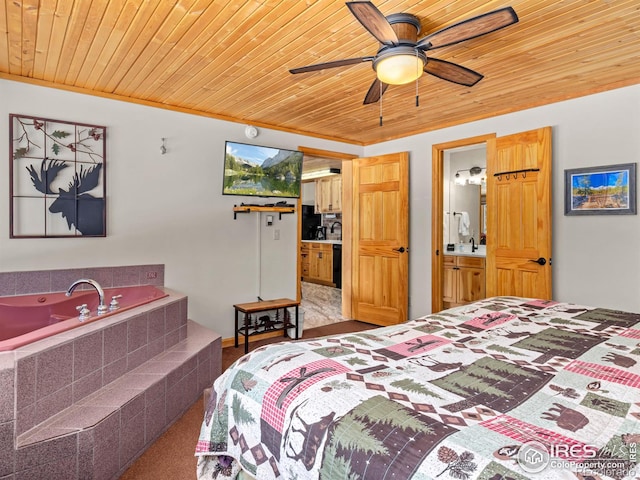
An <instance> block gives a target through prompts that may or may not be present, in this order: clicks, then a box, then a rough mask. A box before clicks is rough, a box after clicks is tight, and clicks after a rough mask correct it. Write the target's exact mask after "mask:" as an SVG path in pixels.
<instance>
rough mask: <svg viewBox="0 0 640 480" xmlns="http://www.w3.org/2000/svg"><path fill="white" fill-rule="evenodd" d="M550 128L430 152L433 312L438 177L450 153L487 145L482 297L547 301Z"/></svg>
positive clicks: (439, 295)
mask: <svg viewBox="0 0 640 480" xmlns="http://www.w3.org/2000/svg"><path fill="white" fill-rule="evenodd" d="M551 133H552V131H551V127H542V128H538V129H536V130H530V131H526V132H518V133H514V134H511V135H506V136H503V137H497V136H496V135H495V134H491V135H484V136H479V137H474V138H470V139H465V140H458V141H455V142H449V143H444V144H439V145H434V146H433V148H432V161H433V163H432V175H433V176H432V180H433V192H432V201H433V210H432V218H433V221H432V225H431V228H432V230H431V236H432V254H431V262H432V302H431V303H432V311H433V312H439V311H440V310H442V309H443V283H444V251H445V250H446V247H445V244H444V243H443V242H444V239H443V227H442V226H443V222H444V209H443V195H444V185H443V183H444V182H443V178H444V177H443V172H444V162H445V152H446V151H447V150H449V149H454V148H459V147H464V146H467V145H475V144H480V143H486V145H487V197H486V198H487V200H486V203H487V209H486V218H487V232H488V237H487V251H486V267H485V272H486V283H485V285H486V296H488V297H493V296H500V295H508V296H519V297H529V298H539V299H550V298H552V282H551V280H552V270H551V233H552V223H551V220H552V217H551V165H552V149H551V144H552V143H551Z"/></svg>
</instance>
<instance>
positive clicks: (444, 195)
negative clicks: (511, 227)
mask: <svg viewBox="0 0 640 480" xmlns="http://www.w3.org/2000/svg"><path fill="white" fill-rule="evenodd" d="M492 138H495V135H493V134H492V135H482V136H478V137H472V138H467V139H462V140H456V141H453V142H447V143H441V144H437V145H433V147H432V182H433V189H432V224H431V244H432V254H431V311H432V312H433V313H435V312H439V311H441V310H442V309H443V305H444V293H445V291H444V285H445V270H444V254H445V252H446V250H447V248H452V247H451V245H452V244H453V248H454V249H455V248H459V249H460V248H462V245H464V248H468V245H467V243H468V242H469V241H470V238H474V242H475V241H476V240H477V241H478V244H479V243H480V239H481V237H480V231H481V230H482V226H481V225H484V219H486V213H485V216H484V218H482V219H481V218H480V217H481V215H482V212H483V211H485V212H486V204H485V208H484V209H483V208H482V206H481V204H480V200H481V199H480V198H478V210H477V217H476V211H475V207H471V206H466V207H463V208H467V210H462V209H458V210H460V211H458V210H456V208H455V207H456V205H455V204H454V203H453V202H451V201H450V200H451V193H452V191H451V188H450V183H451V182H448V184H445V176H446V177H447V178H448V177H449V176H452V177H455V175H456V173H459V175H460V177H462V178H464V179H465V180H467V179H468V178H471V177H472V175H471V171H470V170H471V169H472V168H473V167H474V166H478V167H480V166H481V165H475V163H474V165H471V166H469V167H467V168H457V167H455V166H454V167H455V170H454V169H452V168H451V165H450V163H449V162H451V154H452V153H455V152H465V151H473V150H474V149H476V150H478V149H479V148H483V149H484V150H485V151H486V144H487V141H488V140H489V139H492ZM471 158H473V157H471ZM470 162H472V163H473V162H478V163H479V162H480V160H478V159H473V160H470ZM459 166H460V167H464V166H466V163H461V164H460V165H459ZM483 166H484V169H483V172H484V173H485V175H486V167H487V164H486V154H485V163H484V164H483ZM459 170H460V171H459ZM462 170H468V171H462ZM467 174H468V175H467ZM480 174H482V173H480ZM473 176H475V175H473ZM485 198H486V197H485ZM445 199H446V200H447V201H445ZM466 205H470V204H469V203H467V204H466ZM472 208H473V209H474V212H473V216H474V217H475V218H477V219H478V220H477V222H476V225H477V226H476V227H475V230H476V231H474V232H473V235H475V236H477V238H475V236H473V235H472V232H471V230H470V229H468V231H466V232H465V231H461V227H460V222H461V221H462V218H461V217H462V216H461V215H455V214H460V213H462V212H465V213H467V214H468V213H469V210H471V209H472ZM469 216H470V217H471V215H469ZM470 222H471V218H469V223H470ZM445 230H447V231H446V232H445ZM485 238H486V230H485ZM463 242H464V243H463Z"/></svg>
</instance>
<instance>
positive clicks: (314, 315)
mask: <svg viewBox="0 0 640 480" xmlns="http://www.w3.org/2000/svg"><path fill="white" fill-rule="evenodd" d="M301 285H302V301H301V302H300V310H301V311H302V312H304V327H303V328H304V329H305V330H306V329H307V328H314V327H320V326H323V325H329V324H331V323H337V322H342V321H344V320H347V319H346V318H344V317H343V316H342V314H341V312H342V290H340V289H339V288H334V287H327V286H325V285H318V284H316V283H309V282H302V283H301Z"/></svg>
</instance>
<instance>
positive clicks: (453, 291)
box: [442, 255, 458, 308]
mask: <svg viewBox="0 0 640 480" xmlns="http://www.w3.org/2000/svg"><path fill="white" fill-rule="evenodd" d="M455 260H456V259H455V257H454V256H452V255H445V256H444V266H443V267H444V268H443V269H442V304H443V305H444V308H449V307H452V306H454V304H455V303H456V301H457V299H458V291H457V288H458V284H457V281H456V280H457V278H458V277H457V275H456V272H457V270H456V268H457V267H456V261H455Z"/></svg>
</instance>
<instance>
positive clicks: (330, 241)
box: [302, 240, 342, 245]
mask: <svg viewBox="0 0 640 480" xmlns="http://www.w3.org/2000/svg"><path fill="white" fill-rule="evenodd" d="M302 241H303V242H307V243H335V244H338V245H342V240H302Z"/></svg>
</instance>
